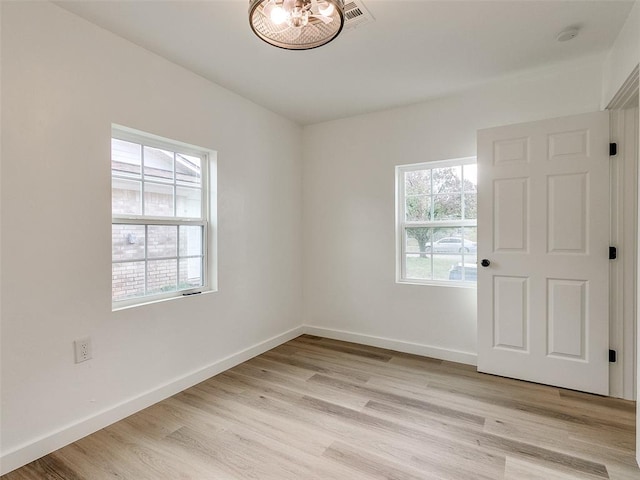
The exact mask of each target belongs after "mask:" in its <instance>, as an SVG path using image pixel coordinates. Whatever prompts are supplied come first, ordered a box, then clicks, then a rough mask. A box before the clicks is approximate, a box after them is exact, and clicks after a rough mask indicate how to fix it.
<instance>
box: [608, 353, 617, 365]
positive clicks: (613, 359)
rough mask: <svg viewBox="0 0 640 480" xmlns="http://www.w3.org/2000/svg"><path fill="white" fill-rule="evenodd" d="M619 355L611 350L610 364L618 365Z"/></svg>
mask: <svg viewBox="0 0 640 480" xmlns="http://www.w3.org/2000/svg"><path fill="white" fill-rule="evenodd" d="M617 357H618V355H617V353H616V351H615V350H609V362H610V363H616V361H617Z"/></svg>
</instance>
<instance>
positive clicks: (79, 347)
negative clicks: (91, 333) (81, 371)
mask: <svg viewBox="0 0 640 480" xmlns="http://www.w3.org/2000/svg"><path fill="white" fill-rule="evenodd" d="M73 346H74V349H75V352H76V363H80V362H86V361H87V360H90V359H91V339H90V338H89V337H87V338H81V339H79V340H76V341H74V342H73Z"/></svg>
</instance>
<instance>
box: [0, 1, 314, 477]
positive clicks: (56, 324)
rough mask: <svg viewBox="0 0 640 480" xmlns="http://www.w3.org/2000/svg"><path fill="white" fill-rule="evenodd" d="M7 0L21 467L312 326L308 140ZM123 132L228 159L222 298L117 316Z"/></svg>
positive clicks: (127, 46) (9, 376)
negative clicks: (117, 161)
mask: <svg viewBox="0 0 640 480" xmlns="http://www.w3.org/2000/svg"><path fill="white" fill-rule="evenodd" d="M1 5H2V30H1V31H2V98H1V100H2V112H1V113H2V117H3V118H2V119H3V129H2V190H1V191H2V200H1V205H2V215H1V221H2V224H1V228H2V259H3V264H2V291H1V295H2V298H3V303H2V312H1V314H2V371H1V374H2V417H1V421H2V425H1V431H2V443H1V451H2V456H3V458H2V461H3V463H2V471H3V472H4V471H7V470H9V469H11V468H14V467H16V466H18V465H20V464H21V463H24V462H25V461H29V460H33V459H34V458H37V457H38V456H40V455H42V454H44V453H46V452H47V451H48V450H52V449H55V448H57V447H59V446H61V444H64V443H66V442H69V441H72V440H74V439H75V438H76V437H79V436H81V435H84V434H86V433H89V432H90V431H91V430H94V429H97V428H100V427H101V426H103V425H104V424H105V423H109V422H110V421H114V420H117V419H118V418H120V417H122V416H125V415H127V414H128V413H131V411H133V410H135V409H136V408H142V407H144V406H145V405H146V404H150V403H153V402H155V401H157V400H159V398H160V397H162V396H165V395H168V394H170V393H173V392H174V391H177V390H180V389H181V388H185V387H186V386H188V384H190V383H193V382H194V381H197V380H200V379H204V378H207V377H209V376H211V375H212V374H213V373H216V371H218V370H220V369H221V368H224V367H225V366H226V367H228V366H230V365H231V364H232V363H233V362H234V361H237V360H242V359H243V358H244V357H246V356H248V355H251V354H255V353H256V352H258V351H259V350H261V349H264V348H267V347H269V346H272V345H274V344H276V343H279V342H281V341H284V340H286V339H288V337H290V336H291V335H295V334H296V333H298V332H299V328H298V327H299V326H300V324H301V320H300V313H301V295H302V294H301V273H300V271H301V205H300V203H301V165H300V157H301V134H302V132H301V129H300V128H299V127H298V126H296V125H295V124H293V123H291V122H290V121H288V120H285V119H283V118H282V117H279V116H277V115H275V114H273V113H270V112H269V111H267V110H265V109H263V108H261V107H258V106H256V105H255V104H253V103H251V102H249V101H247V100H244V99H242V98H241V97H239V96H237V95H235V94H233V93H231V92H229V91H226V90H224V89H222V88H220V87H218V86H216V85H214V84H212V83H210V82H208V81H206V80H204V79H203V78H201V77H198V76H196V75H194V74H192V73H190V72H188V71H186V70H184V69H182V68H180V67H177V66H175V65H174V64H171V63H169V62H167V61H166V60H164V59H162V58H160V57H158V56H155V55H153V54H151V53H149V52H147V51H145V50H143V49H141V48H139V47H137V46H134V45H133V44H131V43H128V42H127V41H125V40H122V39H120V38H118V37H116V36H114V35H112V34H110V33H108V32H106V31H105V30H102V29H100V28H98V27H96V26H94V25H92V24H90V23H88V22H86V21H84V20H82V19H80V18H79V17H76V16H74V15H72V14H70V13H68V12H66V11H65V10H62V9H60V8H58V7H57V6H55V5H53V4H50V3H35V2H16V3H9V2H2V3H1ZM112 122H113V123H117V124H121V125H126V126H129V127H132V128H136V129H140V130H143V131H148V132H151V133H154V134H157V135H161V136H164V137H168V138H171V139H176V140H180V141H183V142H187V143H190V144H195V145H199V146H202V147H205V148H211V149H214V150H217V151H218V188H219V190H218V201H219V217H218V220H219V237H218V252H219V276H218V280H219V282H218V283H219V291H218V292H217V293H212V294H208V295H202V296H194V297H189V298H181V299H178V300H174V301H169V302H165V303H160V304H155V305H150V306H145V307H138V308H133V309H129V310H125V311H119V312H114V313H112V311H111V299H110V291H111V277H110V276H111V273H110V272H111V264H110V248H111V247H110V239H111V225H110V218H111V210H110V208H111V206H110V133H111V123H112ZM85 335H90V336H91V337H92V340H93V349H94V352H93V353H94V358H93V360H91V361H89V362H86V363H83V364H79V365H75V364H74V363H73V348H72V341H73V340H74V339H76V338H80V337H82V336H85ZM276 336H277V337H276ZM272 337H276V338H275V339H273V338H272ZM269 339H272V341H271V342H269ZM263 342H266V343H263ZM255 345H258V346H257V347H256V348H255V349H251V347H252V346H255ZM248 348H249V350H248V351H245V349H248ZM238 352H240V353H239V354H238ZM235 354H238V355H237V356H235V357H233V355H235ZM229 356H232V358H230V359H228V358H226V357H229ZM225 359H226V360H225ZM220 361H222V363H219V362H220Z"/></svg>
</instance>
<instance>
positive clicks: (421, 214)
mask: <svg viewBox="0 0 640 480" xmlns="http://www.w3.org/2000/svg"><path fill="white" fill-rule="evenodd" d="M405 213H406V217H407V221H408V222H416V221H423V222H425V221H429V220H431V197H428V196H421V197H408V198H407V202H406V208H405Z"/></svg>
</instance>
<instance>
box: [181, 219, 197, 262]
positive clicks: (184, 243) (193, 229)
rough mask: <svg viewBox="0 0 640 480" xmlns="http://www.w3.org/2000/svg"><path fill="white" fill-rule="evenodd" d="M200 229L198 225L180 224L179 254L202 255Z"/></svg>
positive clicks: (183, 255) (184, 255)
mask: <svg viewBox="0 0 640 480" xmlns="http://www.w3.org/2000/svg"><path fill="white" fill-rule="evenodd" d="M202 229H203V227H200V226H184V225H181V226H180V256H181V257H186V256H191V255H202V253H203V252H202Z"/></svg>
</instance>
